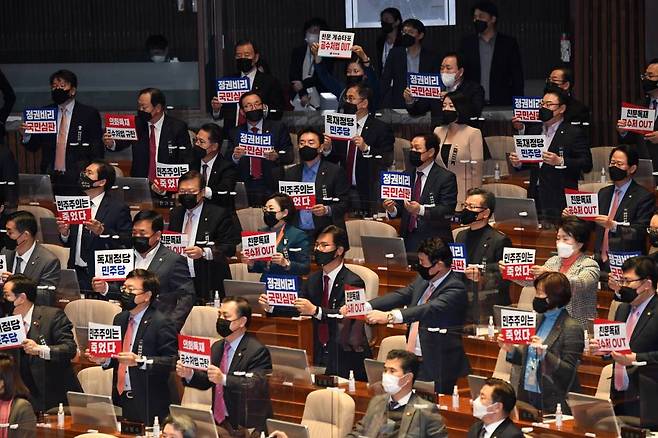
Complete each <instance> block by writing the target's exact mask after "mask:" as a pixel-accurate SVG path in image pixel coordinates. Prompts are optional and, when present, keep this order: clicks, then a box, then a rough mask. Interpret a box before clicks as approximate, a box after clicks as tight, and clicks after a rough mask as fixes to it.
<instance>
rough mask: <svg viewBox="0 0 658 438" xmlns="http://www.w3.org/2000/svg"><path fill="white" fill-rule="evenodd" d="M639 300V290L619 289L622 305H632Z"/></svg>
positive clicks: (625, 287) (624, 287)
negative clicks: (636, 299)
mask: <svg viewBox="0 0 658 438" xmlns="http://www.w3.org/2000/svg"><path fill="white" fill-rule="evenodd" d="M635 298H637V289H633V288H632V287H628V286H622V287H620V288H619V301H621V302H622V303H632V302H633V301H634V300H635Z"/></svg>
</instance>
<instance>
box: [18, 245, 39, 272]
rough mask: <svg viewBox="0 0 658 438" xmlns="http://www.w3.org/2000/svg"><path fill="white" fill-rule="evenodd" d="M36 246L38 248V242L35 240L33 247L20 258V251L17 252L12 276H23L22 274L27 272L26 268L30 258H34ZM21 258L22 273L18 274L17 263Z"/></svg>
mask: <svg viewBox="0 0 658 438" xmlns="http://www.w3.org/2000/svg"><path fill="white" fill-rule="evenodd" d="M36 246H37V242H36V240H35V241H34V243H32V246H31V247H30V248H29V249H28V250H27V251H25V252H24V253H23V255H21V256H19V255H18V251H16V252H15V255H14V266H13V269H12V274H22V273H24V272H25V268H26V267H27V262H28V261H29V260H30V257H32V253H33V252H34V248H36ZM19 257H20V258H21V260H22V262H21V272H16V261H17V259H18V258H19ZM34 280H39V279H38V278H35V279H34Z"/></svg>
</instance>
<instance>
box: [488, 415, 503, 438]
mask: <svg viewBox="0 0 658 438" xmlns="http://www.w3.org/2000/svg"><path fill="white" fill-rule="evenodd" d="M505 420H506V418H503V419H502V420H498V421H496V422H494V423H490V424H486V425H485V426H484V429H485V430H486V431H487V432H488V433H489V436H491V434H493V433H494V432H495V430H496V429H498V426H500V425H501V424H502V423H503V421H505Z"/></svg>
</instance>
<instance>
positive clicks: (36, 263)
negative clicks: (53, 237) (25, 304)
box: [2, 242, 61, 306]
mask: <svg viewBox="0 0 658 438" xmlns="http://www.w3.org/2000/svg"><path fill="white" fill-rule="evenodd" d="M2 254H4V255H5V256H7V270H8V271H9V272H12V271H13V270H14V258H15V257H16V251H15V250H9V249H3V250H2ZM60 271H61V265H60V263H59V259H58V258H57V256H56V255H55V254H53V253H52V252H50V251H49V250H47V249H46V248H44V247H43V246H41V244H40V243H39V242H37V243H36V244H35V247H34V251H33V252H32V255H31V256H30V259H29V260H28V261H27V263H25V265H24V266H23V274H25V275H26V276H27V277H30V278H31V279H32V280H34V281H36V282H37V284H38V285H39V286H54V287H57V286H59V274H60ZM34 304H36V305H40V306H54V305H55V291H53V290H47V289H42V288H39V290H38V291H37V299H36V302H35V303H34Z"/></svg>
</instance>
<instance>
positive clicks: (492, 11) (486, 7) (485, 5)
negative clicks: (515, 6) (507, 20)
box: [471, 1, 498, 17]
mask: <svg viewBox="0 0 658 438" xmlns="http://www.w3.org/2000/svg"><path fill="white" fill-rule="evenodd" d="M476 9H479V10H481V11H482V12H486V13H487V14H489V15H491V16H492V17H498V6H496V5H495V4H494V3H492V2H490V1H481V2H477V3H476V4H475V5H473V7H472V8H471V16H472V15H473V14H474V13H475V10H476Z"/></svg>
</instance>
